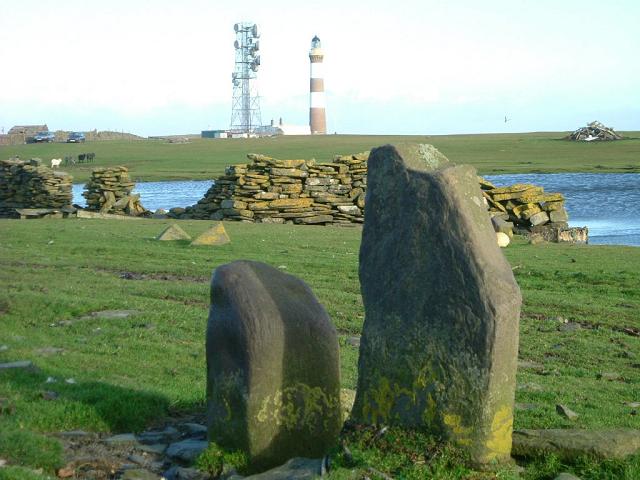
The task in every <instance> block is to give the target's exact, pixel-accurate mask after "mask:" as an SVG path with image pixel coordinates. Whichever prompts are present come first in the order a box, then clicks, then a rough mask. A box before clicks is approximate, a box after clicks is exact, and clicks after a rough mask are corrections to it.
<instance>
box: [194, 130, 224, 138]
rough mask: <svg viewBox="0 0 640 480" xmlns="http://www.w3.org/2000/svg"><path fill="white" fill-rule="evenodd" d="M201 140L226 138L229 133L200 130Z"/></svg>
mask: <svg viewBox="0 0 640 480" xmlns="http://www.w3.org/2000/svg"><path fill="white" fill-rule="evenodd" d="M201 136H202V138H227V137H228V136H229V132H227V131H226V130H202V134H201Z"/></svg>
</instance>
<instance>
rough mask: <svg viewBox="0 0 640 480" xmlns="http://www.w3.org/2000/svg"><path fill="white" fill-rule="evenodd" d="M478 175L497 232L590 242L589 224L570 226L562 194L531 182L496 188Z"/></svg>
mask: <svg viewBox="0 0 640 480" xmlns="http://www.w3.org/2000/svg"><path fill="white" fill-rule="evenodd" d="M478 178H479V181H480V188H481V190H482V196H483V197H484V200H485V202H486V203H487V206H488V207H489V215H490V216H491V219H492V222H493V224H494V228H495V229H496V231H497V232H504V233H507V234H510V233H511V232H514V233H517V234H520V235H525V236H527V237H529V238H530V239H532V240H533V239H540V240H542V241H547V242H556V243H562V242H567V243H587V242H588V237H589V232H588V229H587V227H583V228H577V227H572V228H570V227H569V223H568V222H569V214H568V213H567V210H566V208H565V206H564V200H565V199H564V196H563V195H562V194H561V193H556V192H545V191H544V188H543V187H540V186H537V185H532V184H528V183H517V184H515V185H510V186H508V187H496V186H495V185H493V184H492V183H491V182H489V181H487V180H485V179H484V178H482V177H478Z"/></svg>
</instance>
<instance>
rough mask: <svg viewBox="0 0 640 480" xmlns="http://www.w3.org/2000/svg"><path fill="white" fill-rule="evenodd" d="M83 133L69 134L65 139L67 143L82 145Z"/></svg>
mask: <svg viewBox="0 0 640 480" xmlns="http://www.w3.org/2000/svg"><path fill="white" fill-rule="evenodd" d="M84 141H85V138H84V133H82V132H71V133H70V134H69V136H68V137H67V143H84Z"/></svg>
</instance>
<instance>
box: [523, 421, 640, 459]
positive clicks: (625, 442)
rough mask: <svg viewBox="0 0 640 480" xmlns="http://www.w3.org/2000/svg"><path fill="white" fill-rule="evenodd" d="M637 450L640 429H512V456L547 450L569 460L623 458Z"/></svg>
mask: <svg viewBox="0 0 640 480" xmlns="http://www.w3.org/2000/svg"><path fill="white" fill-rule="evenodd" d="M639 451H640V430H634V429H630V428H619V429H606V430H580V429H549V430H529V429H525V430H515V431H514V432H513V450H512V453H513V455H514V456H519V457H531V456H541V455H546V454H549V453H553V454H556V455H558V456H559V457H560V458H562V459H565V460H571V459H574V458H575V457H578V456H580V455H593V456H596V457H599V458H624V457H626V456H628V455H633V454H635V453H638V452H639Z"/></svg>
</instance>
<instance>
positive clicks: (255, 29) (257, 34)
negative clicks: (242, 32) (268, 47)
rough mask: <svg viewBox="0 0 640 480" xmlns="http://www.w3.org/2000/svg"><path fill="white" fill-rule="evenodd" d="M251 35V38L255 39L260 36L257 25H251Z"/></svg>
mask: <svg viewBox="0 0 640 480" xmlns="http://www.w3.org/2000/svg"><path fill="white" fill-rule="evenodd" d="M251 33H253V36H254V37H256V38H259V37H260V34H259V33H258V25H256V24H254V25H253V27H252V28H251Z"/></svg>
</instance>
